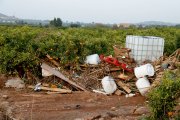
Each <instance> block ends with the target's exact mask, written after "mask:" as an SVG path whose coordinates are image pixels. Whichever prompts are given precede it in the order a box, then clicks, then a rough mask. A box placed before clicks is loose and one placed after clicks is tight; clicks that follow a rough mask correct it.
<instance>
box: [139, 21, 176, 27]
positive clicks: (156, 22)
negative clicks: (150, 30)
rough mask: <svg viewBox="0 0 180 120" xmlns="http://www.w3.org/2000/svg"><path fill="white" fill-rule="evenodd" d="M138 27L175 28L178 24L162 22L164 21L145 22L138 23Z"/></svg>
mask: <svg viewBox="0 0 180 120" xmlns="http://www.w3.org/2000/svg"><path fill="white" fill-rule="evenodd" d="M137 25H142V26H175V25H177V24H176V23H169V22H162V21H145V22H140V23H137Z"/></svg>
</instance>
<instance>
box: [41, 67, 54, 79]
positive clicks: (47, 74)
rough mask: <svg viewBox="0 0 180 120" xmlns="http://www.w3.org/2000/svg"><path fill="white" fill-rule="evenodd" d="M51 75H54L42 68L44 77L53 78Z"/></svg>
mask: <svg viewBox="0 0 180 120" xmlns="http://www.w3.org/2000/svg"><path fill="white" fill-rule="evenodd" d="M51 75H53V74H52V73H50V72H49V71H47V70H45V69H43V68H42V76H43V77H48V76H51Z"/></svg>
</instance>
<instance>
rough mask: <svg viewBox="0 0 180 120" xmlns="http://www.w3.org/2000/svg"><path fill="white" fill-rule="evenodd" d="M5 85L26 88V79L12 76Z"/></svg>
mask: <svg viewBox="0 0 180 120" xmlns="http://www.w3.org/2000/svg"><path fill="white" fill-rule="evenodd" d="M5 86H6V87H13V88H18V89H22V88H25V84H24V81H22V80H21V79H20V78H12V79H10V80H7V82H6V83H5Z"/></svg>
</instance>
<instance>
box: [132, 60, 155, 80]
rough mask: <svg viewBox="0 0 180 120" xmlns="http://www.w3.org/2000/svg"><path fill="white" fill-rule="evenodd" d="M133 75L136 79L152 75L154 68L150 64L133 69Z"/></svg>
mask: <svg viewBox="0 0 180 120" xmlns="http://www.w3.org/2000/svg"><path fill="white" fill-rule="evenodd" d="M134 73H135V76H136V77H137V78H141V77H145V76H146V75H148V76H153V75H154V67H153V66H152V65H151V64H149V63H148V64H145V65H142V66H140V67H136V68H134Z"/></svg>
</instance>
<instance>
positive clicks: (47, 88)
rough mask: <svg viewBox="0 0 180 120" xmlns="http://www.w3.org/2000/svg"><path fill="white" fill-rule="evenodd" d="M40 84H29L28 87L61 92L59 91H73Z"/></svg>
mask: <svg viewBox="0 0 180 120" xmlns="http://www.w3.org/2000/svg"><path fill="white" fill-rule="evenodd" d="M38 85H39V84H38ZM38 85H36V86H31V85H30V86H28V88H32V89H34V90H36V89H37V90H45V91H53V92H59V93H72V91H71V90H66V89H60V88H49V87H43V86H41V85H39V86H38ZM35 88H36V89H35Z"/></svg>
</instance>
